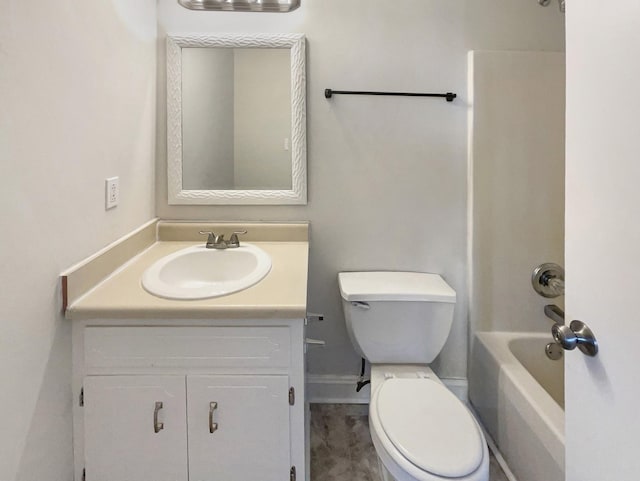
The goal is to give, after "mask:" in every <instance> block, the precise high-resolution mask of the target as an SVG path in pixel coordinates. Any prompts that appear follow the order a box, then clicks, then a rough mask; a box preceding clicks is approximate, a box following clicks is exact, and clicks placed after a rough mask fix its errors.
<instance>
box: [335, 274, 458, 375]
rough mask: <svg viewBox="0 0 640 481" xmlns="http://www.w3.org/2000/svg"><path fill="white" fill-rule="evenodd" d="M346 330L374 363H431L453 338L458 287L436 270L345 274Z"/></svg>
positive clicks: (342, 287) (342, 285) (341, 279)
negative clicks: (449, 282) (452, 331)
mask: <svg viewBox="0 0 640 481" xmlns="http://www.w3.org/2000/svg"><path fill="white" fill-rule="evenodd" d="M338 284H339V285H340V293H341V295H342V306H343V309H344V315H345V321H346V325H347V332H348V333H349V337H350V338H351V342H352V343H353V346H354V347H355V349H356V351H358V353H359V354H360V355H361V356H362V357H364V358H366V359H367V360H368V361H369V362H371V363H372V364H382V363H386V364H406V363H415V364H429V363H430V362H431V361H433V360H434V359H435V357H436V356H437V355H438V354H439V353H440V351H441V350H442V347H443V346H444V343H445V342H446V340H447V337H448V336H449V331H450V330H451V324H452V322H453V309H454V307H455V303H456V293H455V291H454V290H453V289H452V288H451V287H450V286H449V285H448V284H447V283H446V282H445V281H444V279H443V278H442V277H440V276H439V275H438V274H427V273H423V272H341V273H339V274H338Z"/></svg>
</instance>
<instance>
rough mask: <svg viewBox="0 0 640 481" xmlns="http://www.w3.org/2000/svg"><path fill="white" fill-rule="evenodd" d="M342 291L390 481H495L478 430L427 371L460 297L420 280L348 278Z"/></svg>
mask: <svg viewBox="0 0 640 481" xmlns="http://www.w3.org/2000/svg"><path fill="white" fill-rule="evenodd" d="M338 283H339V285H340V293H341V296H342V300H343V309H344V313H345V322H346V325H347V332H348V333H349V337H350V338H351V341H352V344H353V346H354V348H355V349H356V351H357V352H358V353H360V354H361V355H362V356H363V357H364V358H365V359H367V360H369V362H370V363H371V399H370V403H369V427H370V432H371V438H372V440H373V444H374V447H375V449H376V452H377V454H378V457H379V459H380V461H381V464H382V467H383V475H384V477H385V481H393V480H395V481H444V480H456V481H488V479H489V454H488V450H487V443H486V440H485V438H484V435H483V433H482V430H481V429H480V426H479V425H478V422H477V421H476V420H475V418H474V417H473V415H472V414H471V412H470V411H469V409H468V408H467V407H466V406H465V405H464V404H463V403H462V401H460V400H459V399H458V398H457V397H456V396H455V395H453V393H451V392H450V391H449V390H448V389H447V388H446V387H445V386H444V384H443V383H442V382H441V381H440V379H438V377H437V376H436V374H435V373H434V372H433V371H432V370H431V369H430V368H429V366H428V364H429V363H430V362H431V361H432V360H433V359H434V358H435V357H436V356H437V355H438V353H439V352H440V351H441V350H442V347H443V346H444V343H445V342H446V339H447V337H448V335H449V331H450V329H451V324H452V322H453V308H454V305H455V301H456V295H455V291H454V290H453V289H451V287H450V286H449V285H448V284H447V283H446V282H445V281H444V279H442V278H441V277H440V276H439V275H437V274H428V273H417V272H343V273H340V274H339V275H338Z"/></svg>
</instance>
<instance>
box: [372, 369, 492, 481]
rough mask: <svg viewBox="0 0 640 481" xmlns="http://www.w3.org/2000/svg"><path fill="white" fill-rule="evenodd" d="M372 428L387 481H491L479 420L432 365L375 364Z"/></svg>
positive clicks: (373, 370)
mask: <svg viewBox="0 0 640 481" xmlns="http://www.w3.org/2000/svg"><path fill="white" fill-rule="evenodd" d="M371 377H372V383H371V384H372V387H371V400H370V403H369V428H370V432H371V438H372V440H373V444H374V447H375V449H376V453H377V454H378V457H379V458H380V461H381V462H382V468H383V473H384V478H385V481H392V480H396V481H443V480H451V479H452V478H453V479H455V480H456V481H487V480H488V479H489V477H488V472H489V452H488V449H487V443H486V441H485V438H484V435H483V433H482V430H481V429H480V426H479V425H478V423H477V421H476V420H475V418H474V417H473V415H472V414H471V412H470V411H469V410H468V409H467V408H466V406H465V405H464V404H463V403H462V402H461V401H460V400H459V399H458V398H457V397H456V396H455V395H453V394H452V393H451V391H449V389H447V388H446V386H444V384H442V382H441V381H440V379H438V377H437V376H436V375H435V374H434V373H433V371H432V370H431V369H430V368H429V367H428V366H420V365H374V366H372V370H371Z"/></svg>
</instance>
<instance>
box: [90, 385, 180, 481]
mask: <svg viewBox="0 0 640 481" xmlns="http://www.w3.org/2000/svg"><path fill="white" fill-rule="evenodd" d="M185 390H186V388H185V377H184V376H88V377H86V378H85V382H84V439H85V445H84V456H85V469H86V479H87V481H140V480H149V481H187V428H186V419H185V412H186V393H185ZM159 403H162V404H161V405H160V404H159Z"/></svg>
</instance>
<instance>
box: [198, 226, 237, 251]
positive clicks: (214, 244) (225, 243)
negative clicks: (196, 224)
mask: <svg viewBox="0 0 640 481" xmlns="http://www.w3.org/2000/svg"><path fill="white" fill-rule="evenodd" d="M246 233H247V231H246V230H239V231H235V232H234V233H233V234H231V238H230V239H229V240H224V234H220V235H218V234H215V233H214V232H211V231H200V234H202V235H207V236H208V237H207V244H206V248H207V249H229V248H234V247H240V240H239V239H238V235H241V234H246Z"/></svg>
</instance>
